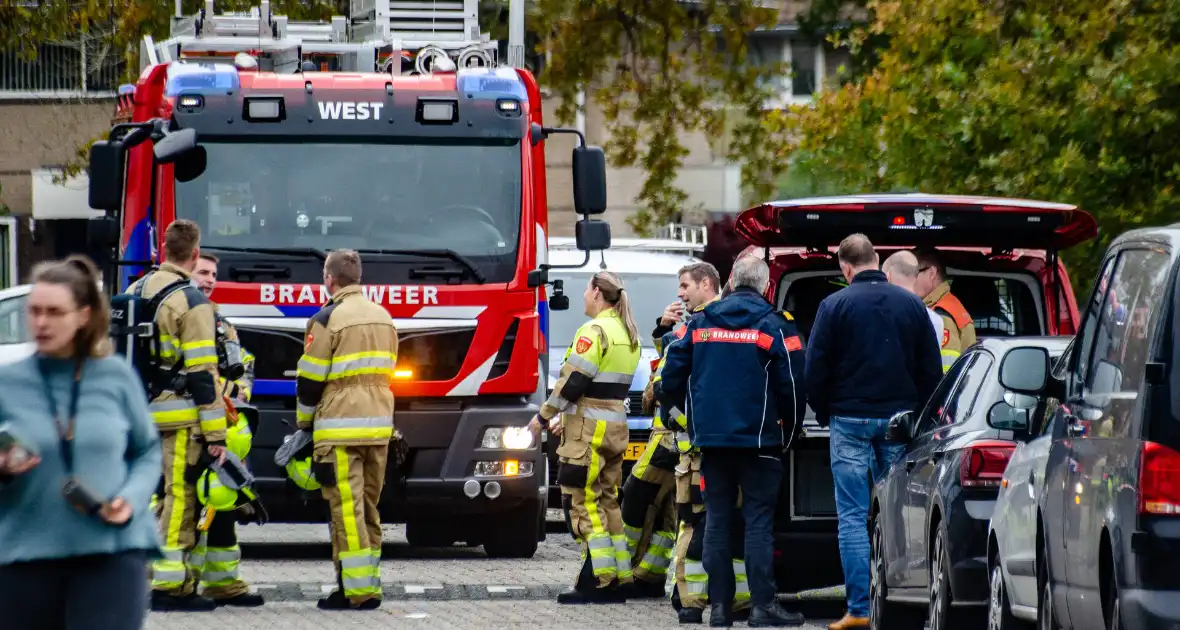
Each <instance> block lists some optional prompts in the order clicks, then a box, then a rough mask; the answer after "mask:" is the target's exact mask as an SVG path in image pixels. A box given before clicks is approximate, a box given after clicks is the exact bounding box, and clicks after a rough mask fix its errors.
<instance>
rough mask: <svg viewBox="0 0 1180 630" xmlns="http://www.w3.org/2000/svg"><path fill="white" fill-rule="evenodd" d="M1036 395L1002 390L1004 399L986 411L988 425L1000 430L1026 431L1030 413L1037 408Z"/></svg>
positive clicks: (1030, 417)
mask: <svg viewBox="0 0 1180 630" xmlns="http://www.w3.org/2000/svg"><path fill="white" fill-rule="evenodd" d="M1037 402H1038V400H1037V397H1036V396H1030V395H1028V394H1018V393H1016V392H1011V391H1009V392H1004V399H1003V400H1001V401H1000V402H997V403H996V404H994V405H992V408H991V409H990V410H988V412H987V423H988V425H989V426H991V427H992V428H995V429H1000V430H1002V431H1023V432H1027V431H1028V430H1029V428H1030V427H1031V425H1032V414H1033V411H1034V410H1035V409H1036V408H1037Z"/></svg>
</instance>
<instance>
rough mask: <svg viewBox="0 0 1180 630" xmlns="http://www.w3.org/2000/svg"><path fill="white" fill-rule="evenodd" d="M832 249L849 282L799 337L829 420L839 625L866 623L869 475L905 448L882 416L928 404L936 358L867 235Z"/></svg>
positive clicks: (824, 420) (820, 409) (921, 311)
mask: <svg viewBox="0 0 1180 630" xmlns="http://www.w3.org/2000/svg"><path fill="white" fill-rule="evenodd" d="M836 256H837V258H838V259H839V263H840V270H841V271H842V272H843V273H844V278H845V279H846V280H848V282H849V285H848V286H847V287H845V288H843V289H841V290H839V291H837V292H836V293H833V294H832V295H829V296H828V297H826V298H824V300H823V301H822V302H820V305H819V310H818V312H817V313H816V316H815V324H814V325H813V326H812V328H811V337H810V338H809V339H808V340H807V397H808V402H809V403H810V404H811V408H812V409H814V410H815V415H816V421H818V422H819V423H820V424H821V425H823V426H829V424H830V425H831V452H832V476H833V477H834V479H835V485H836V516H837V518H838V520H839V532H840V561H841V563H842V564H843V566H844V582H845V588H846V590H847V597H848V614H847V615H845V617H844V619H841V620H840V621H838V622H836V623H834V624H832V625H830V626H828V628H829V630H847V629H848V628H862V627H864V628H867V627H868V625H869V534H868V529H867V528H866V527H865V523H866V522H867V521H868V515H869V491H870V487H869V478H870V475H871V477H872V479H879V478H880V477H881V475H882V474H884V473H885V471H887V470H888V469H889V467H890V466H891V465H892V464H893V462H894V461H896V459H897V458H898V456H900V455H901V452H902V450H903V448H904V445H903V444H898V443H890V442H886V441H885V433H886V429H887V428H888V426H889V418H890V416H892V415H894V414H896V413H897V412H899V411H916V410H919V409H920V408H921V406H922V405H923V404H925V403H926V400H927V399H928V398H930V395H931V394H933V393H934V388H935V387H937V386H938V381H939V380H940V379H941V378H942V359H941V356H940V354H939V349H938V343H937V342H936V341H935V337H934V335H932V334H930V316H929V315H928V312H927V310H926V306H925V305H924V304H922V300H920V299H918V296H916V295H914V294H913V293H911V292H909V291H907V290H905V289H903V288H901V287H898V286H894V285H892V284H890V283H889V281H888V279H887V278H886V277H885V274H884V273H883V272H881V271H880V270H879V269H878V268H877V265H878V261H879V258H878V257H877V253H876V251H874V249H873V244H872V243H871V242H869V239H868V238H866V237H865V236H864V235H863V234H853V235H852V236H849V237H848V238H846V239H844V240H843V242H841V243H840V248H839V250H838V251H837V254H836Z"/></svg>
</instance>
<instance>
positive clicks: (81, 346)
mask: <svg viewBox="0 0 1180 630" xmlns="http://www.w3.org/2000/svg"><path fill="white" fill-rule="evenodd" d="M98 280H99V273H98V268H97V267H95V266H94V263H93V262H91V260H90V259H89V258H87V257H85V256H80V255H73V256H70V257H68V258H66V259H65V260H51V261H46V262H42V263H39V264H37V266H36V267H34V268H33V282H34V283H46V284H58V285H61V286H64V287H66V288H67V289H69V291H70V295H72V296H73V298H74V304H76V305H77V307H78V308H79V309H82V308H87V307H89V308H90V321H89V322H87V323H86V326H84V327H82V328H80V329H78V332H77V333H76V334H75V337H74V342H75V343H74V348H75V349H74V353H75V354H74V358H75V359H77V360H78V361H82V360H85V359H88V358H97V357H104V356H107V355H108V354H110V353H111V343H110V342H111V339H110V325H111V309H110V304H109V303H108V302H107V296H106V295H105V294H103V292H102V291H101V290H99V288H98Z"/></svg>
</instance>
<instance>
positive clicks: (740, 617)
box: [730, 608, 750, 621]
mask: <svg viewBox="0 0 1180 630" xmlns="http://www.w3.org/2000/svg"><path fill="white" fill-rule="evenodd" d="M730 614H731V615H732V616H733V620H734V621H749V620H750V609H749V608H743V609H741V610H735V611H733V612H732V613H730Z"/></svg>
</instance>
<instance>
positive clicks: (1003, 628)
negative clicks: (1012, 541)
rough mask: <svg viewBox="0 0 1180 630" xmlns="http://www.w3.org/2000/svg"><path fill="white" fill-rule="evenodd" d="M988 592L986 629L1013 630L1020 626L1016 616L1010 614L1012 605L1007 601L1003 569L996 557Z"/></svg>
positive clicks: (1022, 625)
mask: <svg viewBox="0 0 1180 630" xmlns="http://www.w3.org/2000/svg"><path fill="white" fill-rule="evenodd" d="M989 590H990V594H989V596H988V601H987V628H988V630H1014V629H1015V628H1022V627H1024V624H1022V623H1020V620H1018V619H1017V618H1016V617H1014V616H1012V605H1011V603H1010V602H1009V601H1008V588H1007V587H1006V586H1004V570H1003V569H1002V568H1001V567H1000V559H999V558H996V566H994V567H992V574H991V584H990V589H989Z"/></svg>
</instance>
